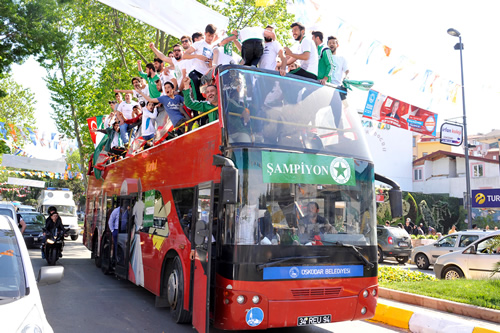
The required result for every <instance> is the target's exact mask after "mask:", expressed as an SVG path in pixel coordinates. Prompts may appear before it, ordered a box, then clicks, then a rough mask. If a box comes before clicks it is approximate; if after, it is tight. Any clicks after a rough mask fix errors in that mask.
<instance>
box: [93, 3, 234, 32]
mask: <svg viewBox="0 0 500 333" xmlns="http://www.w3.org/2000/svg"><path fill="white" fill-rule="evenodd" d="M98 1H99V2H102V3H103V4H105V5H108V6H110V7H113V8H115V9H117V10H119V11H120V12H122V13H125V14H127V15H130V16H132V17H134V18H136V19H138V20H139V21H142V22H144V23H147V24H149V25H151V26H153V27H155V28H157V29H160V30H161V31H164V32H166V33H167V34H170V35H172V36H175V37H177V38H180V37H182V36H183V35H188V36H191V35H192V34H193V33H194V32H197V31H199V32H202V33H203V32H205V27H206V26H207V24H210V23H211V24H213V25H215V27H216V28H217V29H218V30H221V29H224V30H225V29H226V28H227V25H228V22H229V19H228V18H226V17H225V16H224V15H221V14H219V13H217V12H216V11H214V10H212V9H210V8H208V7H207V6H205V5H203V4H201V3H199V2H197V1H196V0H181V1H172V0H165V1H158V0H98Z"/></svg>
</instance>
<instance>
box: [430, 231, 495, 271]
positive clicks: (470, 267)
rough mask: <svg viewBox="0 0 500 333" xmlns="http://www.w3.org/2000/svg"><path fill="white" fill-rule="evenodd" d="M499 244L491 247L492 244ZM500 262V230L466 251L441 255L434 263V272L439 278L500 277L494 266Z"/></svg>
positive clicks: (478, 241) (475, 243) (473, 244)
mask: <svg viewBox="0 0 500 333" xmlns="http://www.w3.org/2000/svg"><path fill="white" fill-rule="evenodd" d="M495 243H496V244H497V245H496V246H495V247H494V248H493V249H491V246H492V244H495ZM499 262H500V231H495V232H492V233H490V234H489V235H488V236H486V237H484V238H481V239H479V240H477V241H475V242H474V243H472V244H471V245H470V246H469V247H467V248H466V249H465V250H464V251H458V252H453V253H448V254H445V255H442V256H440V257H439V258H438V259H437V261H436V263H435V264H434V273H435V275H436V277H437V278H439V279H446V280H453V279H458V278H467V279H485V278H486V279H487V278H496V279H500V273H496V274H494V275H493V276H492V273H493V272H494V267H495V265H496V264H497V263H499Z"/></svg>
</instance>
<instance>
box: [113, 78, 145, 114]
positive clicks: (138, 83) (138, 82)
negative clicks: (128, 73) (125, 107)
mask: <svg viewBox="0 0 500 333" xmlns="http://www.w3.org/2000/svg"><path fill="white" fill-rule="evenodd" d="M132 85H133V86H134V90H123V89H115V92H116V93H124V94H127V93H128V94H132V96H133V97H134V98H135V99H137V102H138V103H139V105H140V106H141V107H145V106H146V99H145V98H144V97H142V95H141V94H139V93H137V91H135V89H139V90H141V91H142V92H143V93H144V94H145V95H148V96H149V87H148V85H147V84H146V81H145V80H143V79H142V78H139V77H133V78H132Z"/></svg>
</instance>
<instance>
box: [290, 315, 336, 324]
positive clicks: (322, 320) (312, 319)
mask: <svg viewBox="0 0 500 333" xmlns="http://www.w3.org/2000/svg"><path fill="white" fill-rule="evenodd" d="M331 322H332V315H321V316H307V317H299V318H298V319H297V326H306V325H316V324H326V323H331Z"/></svg>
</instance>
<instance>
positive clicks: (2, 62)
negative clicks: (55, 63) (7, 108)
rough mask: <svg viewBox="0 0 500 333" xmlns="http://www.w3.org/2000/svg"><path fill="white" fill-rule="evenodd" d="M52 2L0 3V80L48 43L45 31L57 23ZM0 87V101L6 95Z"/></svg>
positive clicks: (53, 2) (6, 0) (48, 33)
mask: <svg viewBox="0 0 500 333" xmlns="http://www.w3.org/2000/svg"><path fill="white" fill-rule="evenodd" d="M55 8H57V2H56V1H55V0H37V1H30V0H24V1H23V0H18V1H13V0H0V54H1V56H0V79H1V78H4V77H5V76H6V74H7V73H8V72H9V71H10V65H11V64H12V63H21V62H22V61H23V60H24V59H25V58H26V57H28V56H29V55H36V54H39V53H40V52H41V50H42V48H43V46H44V45H45V44H46V43H48V42H49V41H50V39H51V35H50V31H49V30H48V29H47V27H49V26H51V25H52V24H53V22H55V21H57V11H55ZM4 87H5V86H0V97H3V96H5V95H6V94H7V92H6V91H4V90H3V89H4Z"/></svg>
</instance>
